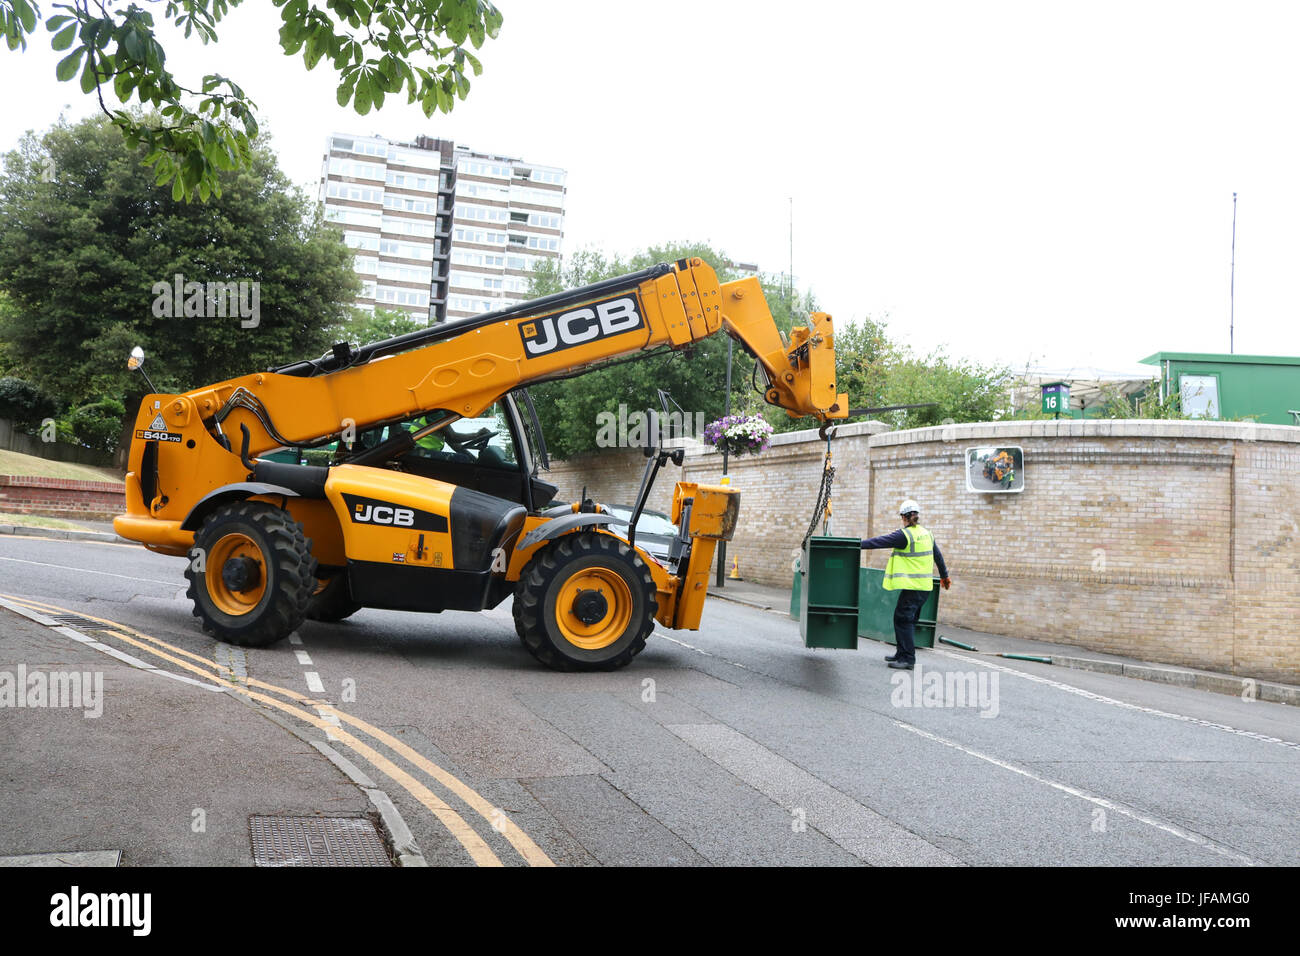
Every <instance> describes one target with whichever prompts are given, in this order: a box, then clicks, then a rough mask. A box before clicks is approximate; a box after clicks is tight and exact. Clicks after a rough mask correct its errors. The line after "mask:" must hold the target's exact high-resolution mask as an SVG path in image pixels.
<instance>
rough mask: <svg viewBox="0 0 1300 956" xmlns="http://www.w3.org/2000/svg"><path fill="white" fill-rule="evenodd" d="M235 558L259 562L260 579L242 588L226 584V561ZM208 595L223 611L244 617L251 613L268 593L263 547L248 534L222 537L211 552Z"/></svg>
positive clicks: (208, 560) (208, 571) (207, 573)
mask: <svg viewBox="0 0 1300 956" xmlns="http://www.w3.org/2000/svg"><path fill="white" fill-rule="evenodd" d="M233 558H249V559H251V560H252V561H254V562H255V563H256V564H257V568H258V574H257V582H256V583H255V584H253V585H251V586H250V587H247V588H245V589H244V590H242V591H236V590H234V589H233V588H231V587H229V586H228V585H227V584H226V581H225V579H224V578H223V577H222V574H221V571H222V569H223V568H224V567H225V566H226V562H227V561H230V560H231V559H233ZM203 576H204V578H205V579H206V580H207V585H208V596H209V597H210V598H212V603H213V604H215V605H216V606H217V609H218V610H220V611H221V612H222V613H223V614H229V615H230V616H231V617H240V616H242V615H244V614H248V613H249V612H250V611H252V610H253V608H255V607H257V605H258V604H259V603H260V602H261V600H262V595H263V594H265V593H266V559H265V558H264V557H263V556H262V549H261V548H259V547H258V546H257V542H256V541H254V540H253V539H252V538H250V537H249V536H248V535H246V534H239V533H237V532H236V533H232V534H228V535H226V536H225V537H223V538H221V539H219V540H218V541H217V543H216V544H214V545H213V546H212V550H211V551H209V552H208V558H207V570H206V571H205V572H204V575H203Z"/></svg>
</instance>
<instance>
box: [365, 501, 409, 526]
mask: <svg viewBox="0 0 1300 956" xmlns="http://www.w3.org/2000/svg"><path fill="white" fill-rule="evenodd" d="M352 520H353V521H355V522H357V523H358V524H391V525H396V526H397V527H399V528H413V527H415V512H414V511H412V510H411V509H410V508H390V507H388V506H387V505H357V507H356V510H354V511H353V512H352Z"/></svg>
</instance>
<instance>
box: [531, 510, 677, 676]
mask: <svg viewBox="0 0 1300 956" xmlns="http://www.w3.org/2000/svg"><path fill="white" fill-rule="evenodd" d="M584 573H595V574H598V575H604V576H605V577H606V578H608V579H609V580H610V581H612V580H613V579H612V577H610V575H617V576H618V578H619V579H621V581H622V582H623V584H624V585H625V586H626V592H623V590H622V588H620V587H617V584H616V586H615V588H614V589H612V590H618V591H619V592H620V593H625V598H618V597H615V598H612V600H613V602H614V603H613V605H612V606H611V605H610V604H608V603H606V605H605V606H606V611H605V613H606V614H609V615H616V614H617V610H618V607H619V603H618V602H619V601H621V600H624V599H625V600H626V601H627V606H626V609H625V610H626V616H627V622H626V626H625V627H621V628H616V629H615V630H614V633H616V634H617V637H615V638H614V639H612V640H610V641H609V642H608V643H607V644H605V645H604V646H600V647H592V648H584V647H581V646H579V645H577V644H575V643H573V641H572V640H570V639H569V637H568V636H567V635H566V634H565V630H564V628H563V627H562V625H561V623H560V621H559V620H558V619H557V618H558V616H559V615H561V614H568V613H572V612H571V610H570V609H566V608H563V607H560V608H557V598H558V597H559V596H560V593H561V591H563V590H564V589H565V587H566V583H568V582H571V581H572V579H574V578H575V576H577V575H579V574H584ZM593 590H594V589H593ZM579 593H581V591H580V592H579ZM602 601H605V598H604V597H602ZM658 610H659V601H658V598H657V597H656V592H655V584H654V578H652V577H651V576H650V569H649V568H648V567H647V566H646V563H645V562H644V561H643V560H642V559H641V557H640V555H638V554H637V553H636V551H634V550H633V549H632V548H631V547H629V546H628V544H627V542H626V541H620V540H619V539H618V538H616V537H614V536H613V535H608V534H601V533H599V532H592V531H586V532H578V533H575V534H568V535H564V536H563V537H561V538H559V539H557V540H556V541H553V542H552V543H551V544H550V545H548V546H547V547H546V548H545V549H544V550H543V551H542V552H541V553H539V554H537V555H535V556H534V557H533V559H532V560H531V561H529V562H528V564H527V566H525V568H524V571H523V574H522V575H520V578H519V584H518V585H517V587H516V589H515V606H514V617H515V630H516V631H517V632H518V634H519V638H520V640H521V641H523V644H524V647H526V648H528V651H529V653H530V654H532V655H533V656H534V657H535V658H537V659H538V660H539V661H541V662H542V663H543V664H545V665H546V666H547V667H550V668H552V669H553V670H561V671H574V670H583V671H590V670H615V669H616V668H619V667H624V666H626V665H627V664H628V663H629V662H630V661H631V660H632V658H634V657H636V655H637V654H639V653H641V651H642V650H643V649H644V648H645V642H646V638H648V637H649V636H650V632H651V631H653V630H654V623H655V614H656V613H657V612H658ZM566 620H568V619H566ZM573 620H574V621H576V618H574V619H573ZM603 620H606V619H599V620H597V621H596V622H595V624H594V626H596V627H600V626H601V625H602V621H603ZM607 620H609V621H610V622H611V623H616V617H609V618H607ZM571 623H572V622H571Z"/></svg>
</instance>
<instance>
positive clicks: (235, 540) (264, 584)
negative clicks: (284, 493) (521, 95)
mask: <svg viewBox="0 0 1300 956" xmlns="http://www.w3.org/2000/svg"><path fill="white" fill-rule="evenodd" d="M194 546H195V549H196V556H195V558H194V560H192V561H191V562H190V564H189V566H188V567H187V568H186V569H185V577H186V578H188V579H189V582H190V586H189V590H188V591H187V592H186V593H187V595H188V597H189V598H190V600H192V601H193V602H194V616H195V617H197V618H199V619H200V620H201V621H202V622H203V629H204V630H205V631H207V632H208V633H209V634H212V635H214V636H215V637H218V638H220V639H221V640H223V641H228V642H229V643H231V644H239V645H241V646H243V647H265V646H266V645H268V644H274V643H275V642H276V641H278V640H280V639H281V638H284V637H287V636H288V635H289V634H290V633H291V632H293V631H294V630H295V629H296V628H297V627H298V625H300V624H301V623H302V621H303V617H304V615H305V614H306V611H307V606H308V604H309V603H310V601H311V598H312V593H313V592H314V591H315V590H316V588H317V586H318V584H319V582H318V581H317V579H316V559H315V557H313V556H312V553H311V542H310V541H309V540H307V538H306V536H305V535H304V534H303V529H302V525H301V524H299V523H298V522H296V521H294V520H293V518H291V517H290V516H289V515H288V514H287V513H285V512H283V511H281V510H280V509H278V508H274V507H272V506H271V505H268V504H263V503H261V502H256V501H237V502H232V503H230V504H226V505H222V506H221V507H219V508H217V509H216V510H215V511H213V512H212V514H210V515H208V517H207V519H206V520H205V521H204V522H203V527H202V528H200V529H199V532H198V534H196V535H195V536H194Z"/></svg>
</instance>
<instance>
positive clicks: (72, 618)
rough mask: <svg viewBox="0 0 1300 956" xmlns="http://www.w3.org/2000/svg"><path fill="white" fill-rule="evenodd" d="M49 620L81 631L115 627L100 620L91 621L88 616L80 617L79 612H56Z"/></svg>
mask: <svg viewBox="0 0 1300 956" xmlns="http://www.w3.org/2000/svg"><path fill="white" fill-rule="evenodd" d="M50 620H52V621H58V622H59V623H60V624H62V625H64V626H66V627H75V628H77V629H78V630H81V631H106V630H109V629H110V628H114V627H117V625H116V624H104V623H102V622H101V621H92V620H91V619H90V618H88V617H82V616H81V615H79V614H56V615H54V617H52V618H51V619H50Z"/></svg>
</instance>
